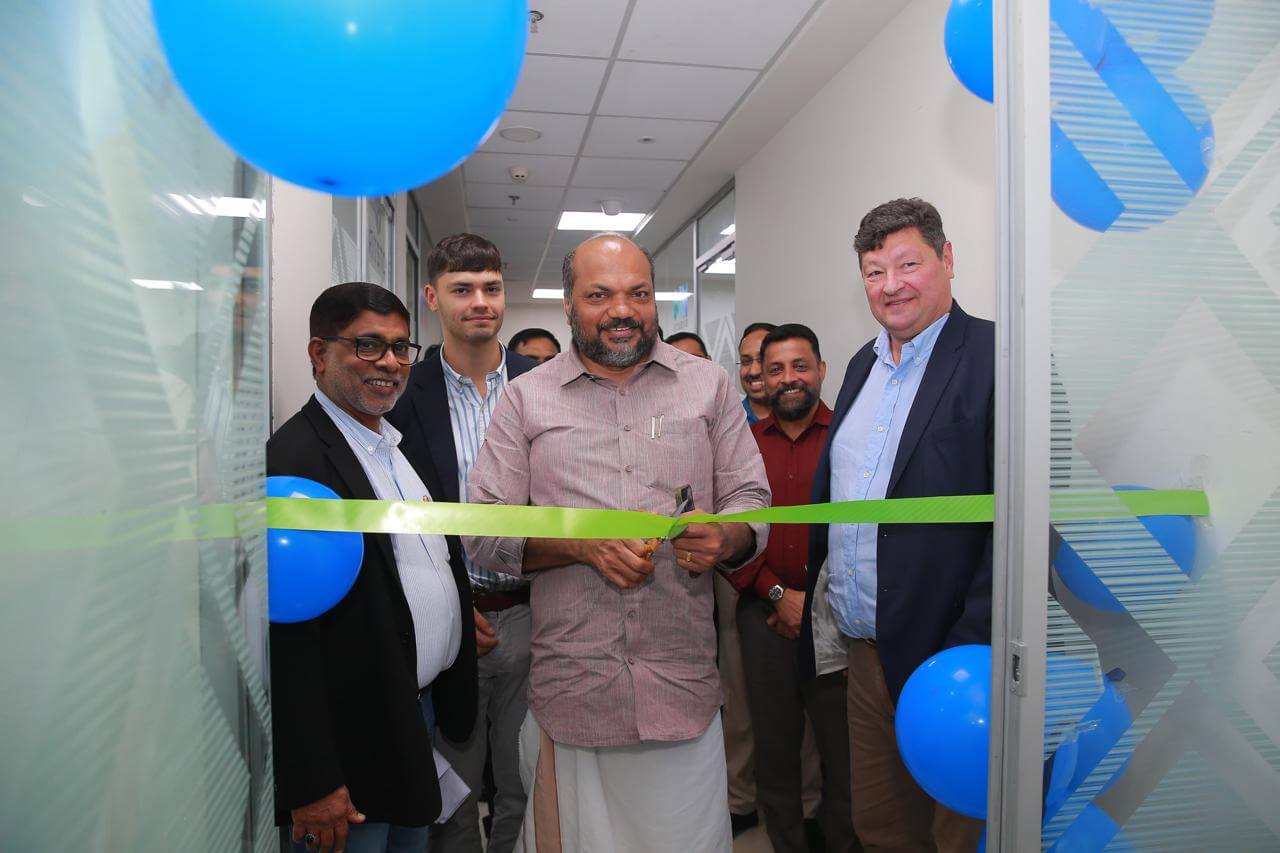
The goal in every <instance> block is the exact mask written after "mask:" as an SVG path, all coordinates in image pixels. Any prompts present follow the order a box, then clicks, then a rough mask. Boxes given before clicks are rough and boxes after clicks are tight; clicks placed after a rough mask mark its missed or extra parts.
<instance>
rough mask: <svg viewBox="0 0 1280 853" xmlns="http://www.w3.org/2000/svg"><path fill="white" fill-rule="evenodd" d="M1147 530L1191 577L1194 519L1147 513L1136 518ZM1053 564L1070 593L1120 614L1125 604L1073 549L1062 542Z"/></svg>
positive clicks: (1126, 488)
mask: <svg viewBox="0 0 1280 853" xmlns="http://www.w3.org/2000/svg"><path fill="white" fill-rule="evenodd" d="M1115 489H1116V491H1118V492H1128V491H1146V487H1145V486H1116V487H1115ZM1139 520H1140V521H1141V522H1142V526H1143V527H1145V528H1146V529H1147V533H1149V534H1151V537H1152V538H1153V539H1155V540H1156V542H1158V543H1160V545H1161V547H1163V548H1164V550H1165V553H1167V554H1168V555H1169V558H1170V559H1172V560H1173V562H1174V563H1176V564H1177V565H1178V568H1180V569H1182V571H1183V573H1184V574H1186V575H1187V577H1189V578H1192V579H1194V577H1195V574H1194V573H1195V567H1196V527H1195V522H1194V521H1193V520H1192V519H1191V518H1188V517H1187V516H1184V515H1148V516H1143V517H1142V518H1141V519H1139ZM1053 567H1054V569H1055V570H1056V571H1057V573H1058V577H1059V578H1061V579H1062V582H1063V583H1064V584H1066V586H1067V589H1069V590H1071V593H1072V595H1074V596H1075V597H1076V598H1078V599H1080V600H1081V601H1083V602H1084V603H1085V604H1088V605H1090V606H1092V607H1095V608H1097V609H1099V610H1107V611H1110V612H1112V613H1119V612H1121V611H1122V610H1124V605H1122V604H1121V603H1120V600H1119V599H1118V598H1116V596H1115V595H1114V594H1113V593H1112V592H1111V590H1110V589H1109V588H1108V587H1107V585H1106V583H1105V582H1104V581H1103V580H1102V578H1100V577H1098V575H1097V573H1096V572H1095V571H1094V569H1093V567H1092V566H1090V565H1089V564H1088V563H1087V562H1086V561H1085V560H1084V559H1083V558H1082V557H1081V556H1080V554H1078V553H1077V552H1076V550H1075V549H1074V548H1072V547H1071V546H1070V545H1068V544H1067V543H1066V542H1063V543H1062V545H1061V547H1059V548H1058V553H1057V555H1056V556H1055V557H1054V561H1053Z"/></svg>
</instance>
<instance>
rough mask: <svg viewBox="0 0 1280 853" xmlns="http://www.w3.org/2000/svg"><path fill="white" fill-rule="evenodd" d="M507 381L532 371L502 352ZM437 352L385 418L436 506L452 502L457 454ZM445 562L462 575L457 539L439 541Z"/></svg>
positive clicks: (417, 369) (412, 374) (529, 364)
mask: <svg viewBox="0 0 1280 853" xmlns="http://www.w3.org/2000/svg"><path fill="white" fill-rule="evenodd" d="M506 353H507V381H508V382H510V381H512V380H513V379H515V378H516V377H517V376H519V375H520V374H522V373H525V372H527V371H529V370H532V369H533V368H535V367H537V366H538V363H537V362H536V361H534V360H533V359H531V358H526V357H524V356H522V355H517V354H516V353H513V352H512V351H511V350H507V351H506ZM440 359H441V355H440V354H439V352H437V353H435V354H433V355H432V356H431V357H430V358H426V359H423V360H422V361H420V362H418V363H417V364H415V365H414V366H413V369H412V370H410V371H409V387H408V388H406V389H405V392H404V394H403V395H402V396H401V397H400V400H399V401H398V402H397V403H396V405H395V408H394V409H392V410H391V411H390V412H389V413H388V414H387V420H389V421H390V422H391V424H392V425H393V426H394V427H395V428H396V429H398V430H400V432H401V433H402V434H403V435H404V439H403V440H402V441H401V442H400V452H401V453H403V454H404V456H405V458H406V459H408V460H409V464H410V465H412V466H413V469H414V470H415V471H417V472H418V476H419V477H421V478H422V483H423V485H425V486H426V487H427V491H429V492H431V496H432V497H433V498H435V499H436V500H439V501H447V502H449V503H457V502H458V498H459V494H458V453H457V446H456V445H455V444H454V443H453V424H452V423H450V421H449V392H448V391H447V390H446V389H445V384H444V364H443V363H442V362H441V361H440ZM445 539H446V541H447V542H448V544H449V560H450V562H452V563H453V566H454V568H455V570H458V571H462V572H463V576H464V577H465V574H466V573H465V569H464V563H463V561H462V543H461V541H460V540H459V539H458V537H457V536H447V537H445Z"/></svg>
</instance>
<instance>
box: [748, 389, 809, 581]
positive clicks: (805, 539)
mask: <svg viewBox="0 0 1280 853" xmlns="http://www.w3.org/2000/svg"><path fill="white" fill-rule="evenodd" d="M830 428H831V410H830V409H829V408H827V404H826V403H823V402H819V403H818V411H817V413H816V414H815V415H814V416H813V421H812V422H811V423H810V424H809V426H807V427H806V428H805V431H804V432H802V433H800V437H799V438H797V439H796V440H795V441H792V440H791V439H790V438H789V437H788V436H787V434H786V433H785V432H783V431H782V428H781V427H780V426H778V421H777V420H776V419H775V418H774V417H773V416H772V415H770V416H769V417H767V418H765V419H764V420H761V421H757V422H756V423H754V424H752V425H751V434H752V435H754V436H755V438H756V444H757V445H758V446H759V447H760V455H761V456H763V457H764V470H765V473H766V474H767V476H768V478H769V489H770V491H772V492H773V505H774V506H796V505H798V504H807V503H809V496H810V493H811V492H812V489H813V472H814V470H815V469H816V468H817V467H818V457H819V456H821V455H822V446H823V445H824V444H825V443H826V441H827V431H828V430H829V429H830ZM808 559H809V526H808V525H805V524H777V525H774V526H773V528H772V529H771V531H770V533H769V544H768V545H767V546H766V547H765V550H764V553H763V554H761V555H760V556H759V557H758V558H757V559H756V560H755V561H753V562H752V563H751V564H750V565H747V566H743V567H742V568H741V569H739V570H738V571H736V572H734V573H732V574H729V575H726V577H728V578H729V581H730V582H731V583H732V584H733V585H734V586H735V587H736V588H737V589H738V591H739V592H745V591H747V590H748V589H752V590H754V591H755V594H756V595H757V596H759V597H760V598H762V599H765V600H768V598H769V590H770V589H772V588H773V587H774V586H775V585H777V584H781V585H782V586H783V587H785V588H787V589H804V588H805V580H806V573H807V569H806V563H807V561H808Z"/></svg>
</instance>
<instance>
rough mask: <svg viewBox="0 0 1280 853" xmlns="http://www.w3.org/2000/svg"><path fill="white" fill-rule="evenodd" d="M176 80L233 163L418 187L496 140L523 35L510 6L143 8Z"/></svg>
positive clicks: (191, 0) (396, 1)
mask: <svg viewBox="0 0 1280 853" xmlns="http://www.w3.org/2000/svg"><path fill="white" fill-rule="evenodd" d="M151 5H152V10H153V12H154V17H155V23H156V30H157V32H158V34H159V37H160V42H161V44H162V45H163V47H164V51H165V55H166V56H167V57H168V59H169V66H170V68H171V69H172V70H173V74H174V77H176V78H177V80H178V83H179V84H180V85H181V86H182V89H183V91H185V92H186V94H187V97H188V98H189V99H190V100H191V103H192V104H193V105H194V106H195V108H196V111H197V112H199V113H200V115H201V116H202V117H203V118H204V120H205V121H207V122H208V123H209V126H210V127H212V128H213V130H214V132H215V133H217V134H218V136H220V137H222V139H223V141H225V142H226V143H227V144H228V145H229V146H231V148H233V149H234V150H235V151H236V152H237V153H238V154H239V155H240V156H241V157H243V158H244V159H245V160H247V161H249V162H250V163H252V164H253V165H255V166H257V167H258V168H260V169H263V170H265V171H267V172H270V173H271V174H273V175H275V176H277V177H280V178H284V179H285V180H287V181H291V182H293V183H295V184H301V185H302V186H305V187H310V188H312V189H316V190H320V191H322V192H328V193H333V194H335V195H349V196H380V195H390V194H392V193H396V192H400V191H401V190H407V189H410V188H412V187H416V186H419V185H421V184H425V183H427V182H429V181H431V180H433V179H434V178H437V177H439V176H440V175H442V174H444V173H445V172H448V171H449V170H450V169H452V168H454V167H455V166H457V165H458V164H459V163H461V162H462V161H463V159H465V158H466V157H467V155H468V154H470V153H471V152H472V151H473V150H475V148H476V146H478V145H480V144H481V143H482V142H483V141H484V139H485V138H486V136H487V135H488V134H489V133H490V132H491V131H492V130H493V128H494V126H495V124H496V123H497V120H498V117H499V116H500V115H501V113H502V110H503V108H504V107H505V106H506V103H507V101H508V100H509V99H510V98H511V93H512V92H513V91H514V90H515V86H516V79H517V77H518V76H519V73H520V65H521V63H522V61H523V59H524V47H525V38H526V37H527V35H528V30H529V18H528V6H527V4H526V3H525V2H520V0H485V2H475V0H432V2H421V0H418V2H412V0H379V2H369V0H309V2H306V3H280V2H270V0H152V4H151Z"/></svg>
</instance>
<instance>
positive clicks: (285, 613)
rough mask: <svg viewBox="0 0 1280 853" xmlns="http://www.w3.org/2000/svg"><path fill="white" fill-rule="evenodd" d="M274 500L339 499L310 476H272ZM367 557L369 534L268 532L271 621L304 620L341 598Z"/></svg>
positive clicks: (270, 484)
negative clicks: (367, 536) (365, 540)
mask: <svg viewBox="0 0 1280 853" xmlns="http://www.w3.org/2000/svg"><path fill="white" fill-rule="evenodd" d="M267 497H269V498H320V499H329V500H338V499H339V498H338V495H337V493H336V492H334V491H333V489H330V488H329V487H328V486H325V485H322V484H320V483H317V482H316V481H314V480H308V479H306V478H305V477H268V478H267ZM363 561H364V536H363V534H360V533H343V532H338V531H331V530H287V529H282V528H274V527H273V528H268V530H267V612H268V614H269V615H270V618H271V621H272V622H305V621H306V620H308V619H314V618H315V617H317V616H319V615H321V614H322V613H327V612H328V611H329V610H330V608H332V607H333V606H334V605H335V604H337V603H338V602H339V601H341V600H342V599H343V598H344V597H345V596H346V594H347V593H348V592H349V591H350V590H351V587H352V585H353V584H354V583H355V582H356V576H357V575H359V574H360V564H361V563H362V562H363Z"/></svg>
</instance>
